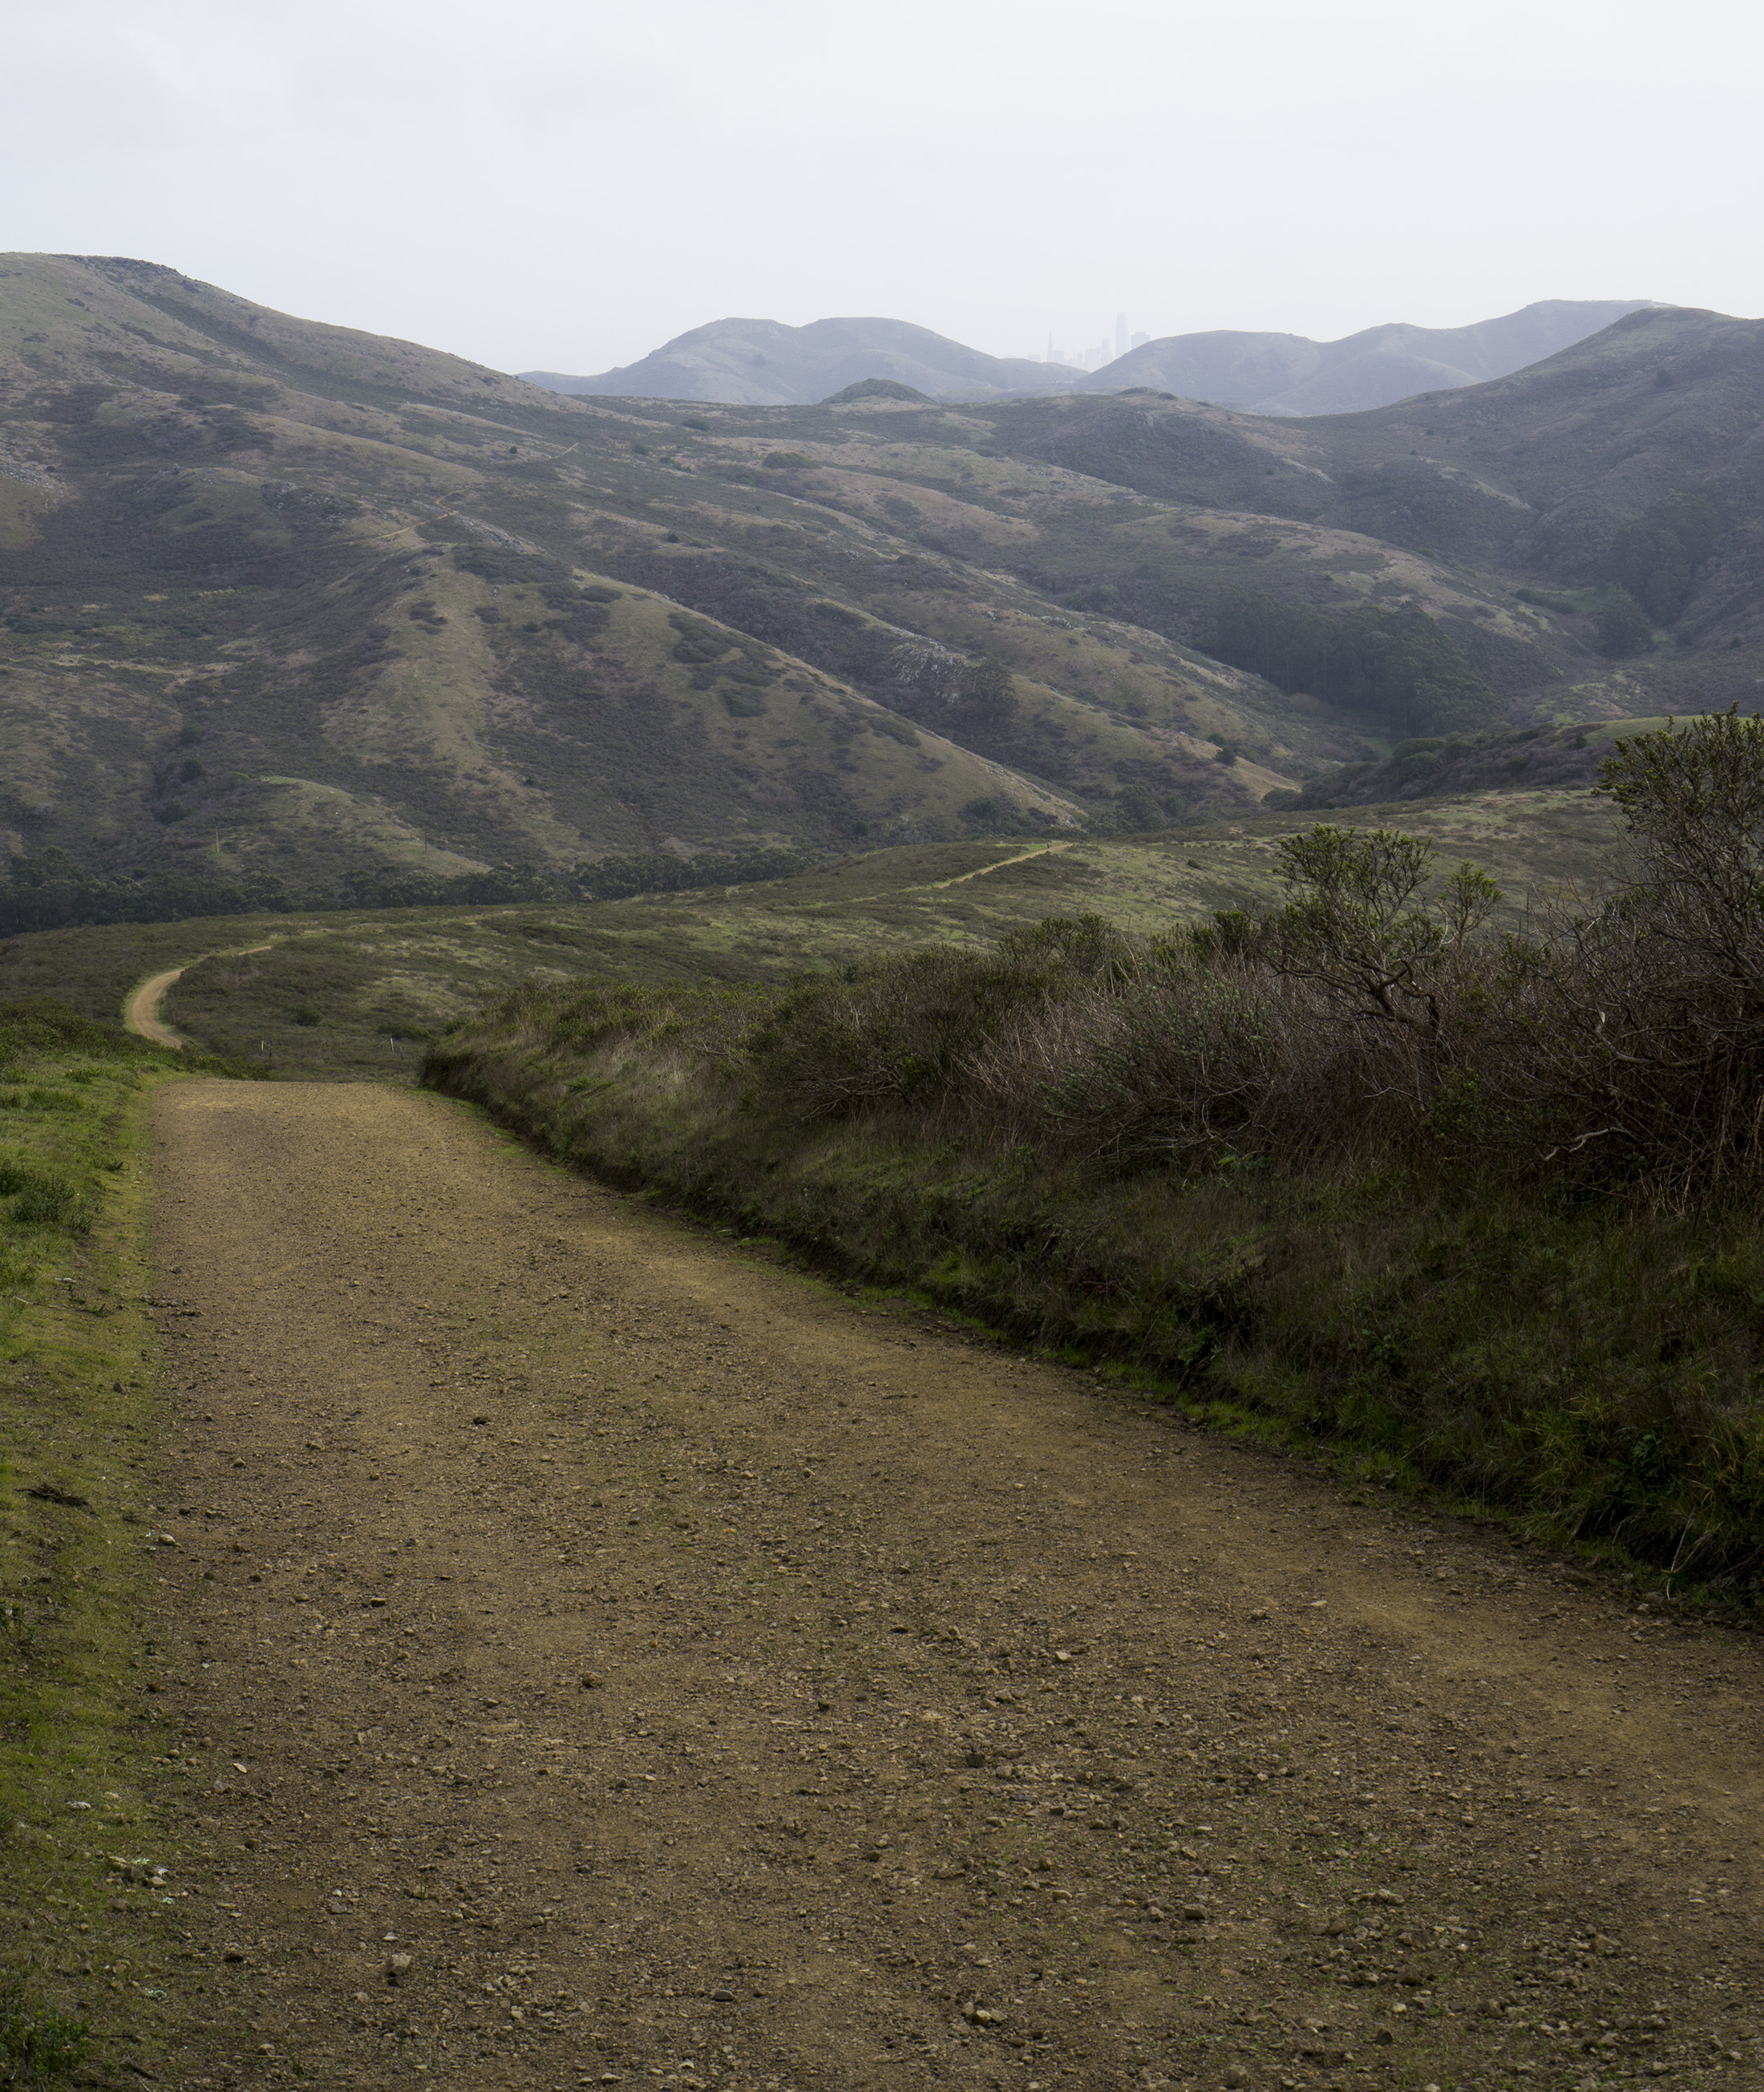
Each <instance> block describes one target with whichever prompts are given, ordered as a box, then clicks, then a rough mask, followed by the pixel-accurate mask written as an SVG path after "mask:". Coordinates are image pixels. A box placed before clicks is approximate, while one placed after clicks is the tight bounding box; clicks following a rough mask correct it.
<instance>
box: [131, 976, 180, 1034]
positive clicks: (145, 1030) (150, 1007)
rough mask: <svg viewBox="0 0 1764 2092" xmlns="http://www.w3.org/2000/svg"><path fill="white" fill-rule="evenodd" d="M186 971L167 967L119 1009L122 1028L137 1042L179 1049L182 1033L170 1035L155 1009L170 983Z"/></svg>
mask: <svg viewBox="0 0 1764 2092" xmlns="http://www.w3.org/2000/svg"><path fill="white" fill-rule="evenodd" d="M188 971H189V968H188V966H171V967H168V968H167V969H166V971H165V972H164V973H162V974H154V975H152V976H151V977H150V978H149V979H146V980H144V981H143V982H142V983H141V986H140V987H139V988H136V989H135V990H134V992H132V994H131V995H130V996H129V998H128V1001H127V1002H125V1003H124V1004H123V1028H124V1029H125V1030H126V1031H132V1032H135V1033H136V1034H137V1035H139V1036H140V1037H141V1038H143V1039H150V1040H152V1041H153V1044H154V1045H156V1046H170V1047H173V1048H177V1047H180V1046H182V1045H183V1044H184V1036H183V1035H182V1033H180V1032H177V1031H173V1030H172V1028H171V1026H170V1025H169V1024H167V1023H166V1022H165V1021H164V1019H163V1018H162V1017H161V1016H160V1014H159V1005H161V1003H162V1002H163V1001H165V999H166V992H167V990H168V989H169V988H171V983H173V982H174V981H175V980H181V979H183V978H184V975H185V974H186V973H188Z"/></svg>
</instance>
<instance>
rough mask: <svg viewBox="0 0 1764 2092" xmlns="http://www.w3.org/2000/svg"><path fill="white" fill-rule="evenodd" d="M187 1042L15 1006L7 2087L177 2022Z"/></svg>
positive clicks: (5, 1504) (6, 1152) (2, 1716)
mask: <svg viewBox="0 0 1764 2092" xmlns="http://www.w3.org/2000/svg"><path fill="white" fill-rule="evenodd" d="M175 1061H176V1057H175V1056H172V1055H170V1054H166V1053H163V1052H159V1051H158V1050H156V1049H154V1048H149V1047H147V1046H146V1045H145V1044H143V1043H142V1042H139V1041H136V1040H128V1039H124V1038H121V1037H119V1036H118V1035H115V1033H114V1032H106V1031H102V1029H100V1028H99V1027H96V1026H94V1025H92V1024H89V1023H88V1022H84V1020H82V1019H80V1018H79V1017H77V1016H76V1014H74V1013H72V1012H71V1011H69V1010H67V1009H60V1010H57V1009H54V1008H53V1007H49V1006H45V1005H34V1006H31V1005H26V1006H24V1008H23V1009H20V1007H19V1005H11V1006H10V1007H8V1006H6V1005H0V1386H3V1388H4V1395H5V1398H4V1402H3V1404H0V1822H4V1823H5V1825H6V1826H7V1835H6V1839H5V1841H4V1852H5V1863H4V1874H5V1890H6V1893H5V1895H4V1896H3V1897H0V2084H16V2085H19V2086H62V2085H71V2084H74V2083H97V2082H104V2083H109V2082H110V2081H111V2079H110V2077H109V2075H108V2074H107V2073H106V2075H104V2076H102V2077H91V2076H89V2075H84V2074H82V2073H83V2072H84V2071H85V2070H86V2069H88V2068H90V2067H92V2066H89V2065H88V2064H83V2063H82V2058H83V2057H84V2056H85V2055H87V2053H88V2051H90V2052H91V2053H92V2055H94V2056H95V2057H99V2058H102V2060H104V2062H105V2063H106V2064H117V2063H120V2062H122V2061H123V2059H124V2058H125V2057H128V2056H138V2057H140V2058H141V2060H143V2062H144V2063H145V2061H147V2060H149V2058H150V2055H151V2053H152V2050H153V2043H154V2042H155V2041H156V2040H157V2039H158V2036H159V2034H161V2033H162V2030H163V2029H164V2027H165V2024H166V2022H165V2018H164V2013H165V2011H166V2004H165V2000H166V1997H167V1995H168V1990H169V1987H170V1979H169V1978H168V1977H167V1975H166V1969H167V1967H168V1965H169V1964H170V1960H171V1938H170V1930H169V1928H170V1920H171V1911H172V1908H173V1899H172V1888H171V1886H169V1885H168V1883H167V1882H166V1880H165V1879H164V1878H160V1879H158V1880H157V1881H156V1879H155V1877H154V1873H153V1869H154V1868H155V1866H163V1865H171V1867H172V1869H173V1879H174V1882H175V1855H174V1854H172V1853H171V1852H169V1851H168V1850H167V1848H166V1844H165V1834H164V1832H163V1830H162V1827H161V1826H160V1825H159V1823H158V1820H157V1818H156V1814H155V1810H154V1806H153V1798H152V1783H153V1771H152V1765H151V1759H152V1757H153V1746H152V1744H150V1742H149V1734H150V1731H149V1728H148V1726H147V1723H146V1721H145V1717H144V1715H143V1713H142V1712H141V1709H142V1705H143V1703H142V1702H141V1700H140V1698H139V1694H140V1688H141V1683H142V1670H143V1665H144V1661H145V1656H144V1645H143V1641H142V1633H141V1601H142V1592H143V1585H144V1584H145V1581H146V1580H147V1579H148V1578H149V1575H150V1573H151V1571H150V1564H151V1562H152V1558H153V1550H154V1545H155V1543H154V1541H153V1527H152V1519H153V1498H154V1495H155V1482H156V1464H157V1458H158V1454H157V1448H156V1435H155V1434H156V1417H155V1408H154V1394H155V1386H156V1374H157V1355H156V1348H155V1342H154V1335H153V1329H152V1327H151V1325H150V1323H149V1320H148V1317H147V1315H146V1312H145V1304H144V1293H145V1285H146V1281H147V1268H146V1263H145V1256H144V1254H143V1243H142V1230H143V1222H144V1215H145V1193H146V1171H147V1152H146V1142H145V1130H144V1123H143V1113H142V1109H141V1107H142V1105H143V1104H144V1103H145V1098H146V1096H147V1093H148V1092H149V1090H150V1089H151V1087H153V1085H154V1084H155V1083H158V1082H162V1081H163V1080H165V1079H166V1078H167V1077H168V1076H169V1075H170V1074H171V1073H172V1071H173V1069H174V1067H175ZM44 1187H47V1191H48V1195H46V1196H45V1195H44Z"/></svg>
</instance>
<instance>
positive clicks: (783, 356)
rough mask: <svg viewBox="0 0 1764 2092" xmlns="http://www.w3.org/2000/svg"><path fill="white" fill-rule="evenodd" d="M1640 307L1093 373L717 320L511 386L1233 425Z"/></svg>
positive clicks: (1522, 345)
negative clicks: (1108, 398)
mask: <svg viewBox="0 0 1764 2092" xmlns="http://www.w3.org/2000/svg"><path fill="white" fill-rule="evenodd" d="M1647 302H1648V301H1647V300H1643V299H1616V300H1611V299H1606V300H1573V299H1550V300H1541V301H1540V302H1538V303H1535V304H1533V305H1527V306H1524V307H1523V308H1522V309H1520V311H1518V312H1514V313H1502V315H1500V316H1499V317H1498V318H1494V319H1490V320H1481V321H1477V322H1474V323H1473V324H1472V325H1471V326H1464V327H1420V326H1410V325H1408V324H1407V323H1401V322H1398V323H1392V324H1389V325H1385V326H1375V327H1367V328H1364V329H1362V330H1361V331H1360V332H1359V333H1357V334H1353V335H1346V336H1344V337H1343V338H1342V339H1341V340H1339V341H1332V342H1317V341H1312V340H1311V339H1308V337H1306V336H1304V335H1288V334H1269V333H1254V332H1241V331H1232V330H1223V331H1212V332H1208V333H1200V334H1188V335H1165V336H1164V337H1163V338H1162V339H1159V340H1157V341H1150V342H1145V343H1143V344H1141V345H1140V346H1139V348H1134V349H1129V350H1128V351H1127V352H1126V354H1125V355H1122V356H1119V357H1116V358H1115V360H1114V361H1113V362H1112V363H1107V364H1105V365H1103V366H1102V368H1101V369H1100V370H1094V371H1084V370H1079V369H1078V368H1077V367H1076V366H1075V365H1068V364H1058V363H1040V362H1037V361H1035V360H1034V359H1032V358H1030V357H995V356H989V355H988V354H987V353H986V352H984V351H983V350H980V349H974V348H967V347H966V346H965V345H964V344H962V343H960V342H957V341H952V340H951V339H949V337H948V336H946V335H939V334H935V333H933V332H932V331H931V329H929V328H928V327H921V326H915V325H914V324H913V323H912V322H910V321H906V320H892V319H880V318H848V319H824V320H815V321H811V322H810V323H809V324H808V325H807V326H800V327H793V326H786V325H785V324H784V323H783V322H780V321H776V320H760V319H733V318H732V319H722V320H713V321H711V322H708V323H707V325H705V326H700V327H694V328H693V329H691V330H690V331H689V332H687V333H685V334H683V335H676V336H675V338H674V339H672V341H668V342H664V344H662V346H661V347H660V348H658V349H655V350H653V351H652V352H651V353H650V354H649V355H648V356H646V357H641V358H640V359H639V360H638V361H637V362H635V363H632V364H626V365H621V366H620V368H618V369H616V370H607V371H602V372H599V373H598V374H595V375H594V376H591V377H584V378H576V377H571V376H569V375H568V374H565V373H563V372H560V371H548V370H528V371H522V372H521V374H520V375H521V378H522V379H523V380H524V381H525V383H529V384H533V385H538V386H541V387H544V388H545V389H546V390H547V391H556V392H561V393H565V394H568V395H571V396H573V397H575V398H594V397H602V398H605V397H612V398H622V399H668V400H698V401H700V402H701V403H703V404H707V405H725V406H808V405H813V404H829V403H830V402H831V401H832V400H833V399H834V398H835V397H836V396H838V395H842V394H844V393H845V392H847V391H850V388H851V387H852V386H854V384H858V383H862V382H863V381H864V380H866V379H871V380H875V379H882V380H886V381H892V382H893V383H898V384H905V385H908V386H910V387H912V388H913V389H914V391H919V392H923V393H924V394H926V395H927V396H929V397H931V398H933V399H940V400H966V401H977V400H992V399H1006V398H1013V397H1019V396H1022V395H1041V394H1046V393H1070V392H1079V393H1096V392H1118V391H1124V390H1127V389H1130V388H1132V387H1139V386H1150V387H1153V388H1155V389H1157V390H1159V391H1169V392H1174V393H1175V394H1177V395H1179V396H1180V397H1182V398H1184V399H1191V400H1201V401H1204V402H1207V403H1209V404H1213V405H1217V406H1222V407H1234V408H1239V409H1240V410H1242V411H1243V412H1246V413H1264V414H1279V415H1306V414H1320V413H1350V412H1354V411H1357V410H1359V409H1362V408H1372V407H1381V406H1387V405H1390V404H1391V403H1392V402H1394V401H1395V400H1401V399H1404V398H1407V397H1408V396H1409V395H1412V394H1414V393H1417V392H1425V391H1438V390H1441V389H1442V388H1445V387H1456V386H1462V385H1472V384H1479V383H1484V382H1485V381H1486V380H1488V379H1489V378H1498V377H1504V376H1506V375H1507V374H1508V373H1509V372H1511V371H1513V370H1520V369H1522V368H1523V367H1524V365H1528V364H1530V363H1535V362H1537V361H1540V360H1541V358H1542V357H1546V356H1550V355H1553V354H1554V352H1556V351H1557V350H1559V349H1561V348H1567V347H1569V346H1571V345H1572V344H1573V343H1575V342H1576V341H1580V340H1584V339H1585V338H1586V337H1587V336H1588V335H1592V334H1594V333H1596V332H1598V331H1599V330H1600V329H1601V328H1602V327H1604V326H1608V325H1609V324H1610V323H1611V322H1612V321H1613V320H1615V319H1618V318H1621V317H1622V316H1623V314H1625V313H1630V312H1633V311H1636V310H1637V309H1639V308H1641V306H1643V305H1645V304H1646V303H1647Z"/></svg>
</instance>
